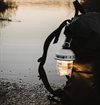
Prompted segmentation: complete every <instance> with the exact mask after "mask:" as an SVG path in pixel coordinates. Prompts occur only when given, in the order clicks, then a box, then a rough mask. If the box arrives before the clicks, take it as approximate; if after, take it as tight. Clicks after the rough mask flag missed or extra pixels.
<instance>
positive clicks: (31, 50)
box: [0, 5, 71, 84]
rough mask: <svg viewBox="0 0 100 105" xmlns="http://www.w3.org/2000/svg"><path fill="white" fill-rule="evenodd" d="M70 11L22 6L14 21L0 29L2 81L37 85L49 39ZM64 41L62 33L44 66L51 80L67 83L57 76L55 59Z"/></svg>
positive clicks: (51, 48)
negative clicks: (46, 42) (40, 61)
mask: <svg viewBox="0 0 100 105" xmlns="http://www.w3.org/2000/svg"><path fill="white" fill-rule="evenodd" d="M70 16H71V14H70V11H69V10H68V9H66V8H61V7H56V8H53V7H36V6H29V5H28V6H20V7H19V8H18V9H17V10H16V12H15V14H14V15H13V16H12V22H9V23H7V26H5V27H3V28H1V29H0V78H8V79H13V80H22V81H26V82H36V83H38V82H39V80H38V77H37V76H38V65H39V64H38V62H37V59H38V58H39V57H41V55H42V48H43V43H44V41H45V39H46V37H47V36H48V35H49V34H50V33H51V32H52V31H54V30H55V29H56V28H57V27H58V26H59V25H60V24H61V22H63V21H64V20H65V19H67V18H69V17H70ZM63 42H64V35H63V32H62V33H61V37H60V41H59V43H57V44H56V45H53V44H51V46H50V48H49V53H48V57H47V63H46V65H45V69H46V73H47V75H48V77H49V81H50V82H53V83H55V82H56V83H58V84H62V83H65V77H60V76H58V75H57V74H56V66H55V65H56V62H55V60H54V56H55V53H56V51H58V50H59V49H60V48H61V46H62V44H63Z"/></svg>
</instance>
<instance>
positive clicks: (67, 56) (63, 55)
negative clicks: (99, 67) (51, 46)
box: [55, 49, 75, 61]
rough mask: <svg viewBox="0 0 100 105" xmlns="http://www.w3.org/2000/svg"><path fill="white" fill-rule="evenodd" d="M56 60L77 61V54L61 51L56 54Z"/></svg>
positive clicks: (66, 50)
mask: <svg viewBox="0 0 100 105" xmlns="http://www.w3.org/2000/svg"><path fill="white" fill-rule="evenodd" d="M55 59H56V60H63V61H68V60H75V54H74V52H73V51H72V50H70V49H60V50H59V51H58V52H57V53H56V57H55Z"/></svg>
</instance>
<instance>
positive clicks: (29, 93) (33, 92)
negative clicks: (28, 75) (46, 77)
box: [0, 79, 61, 105]
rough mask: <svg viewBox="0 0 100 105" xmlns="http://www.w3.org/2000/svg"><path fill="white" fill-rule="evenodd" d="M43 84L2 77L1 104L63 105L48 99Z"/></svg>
mask: <svg viewBox="0 0 100 105" xmlns="http://www.w3.org/2000/svg"><path fill="white" fill-rule="evenodd" d="M48 95H50V94H49V93H48V91H47V90H46V89H45V88H44V85H43V84H34V83H33V84H30V83H24V82H15V81H9V80H7V79H0V105H61V103H55V102H51V101H50V100H48V98H47V96H48Z"/></svg>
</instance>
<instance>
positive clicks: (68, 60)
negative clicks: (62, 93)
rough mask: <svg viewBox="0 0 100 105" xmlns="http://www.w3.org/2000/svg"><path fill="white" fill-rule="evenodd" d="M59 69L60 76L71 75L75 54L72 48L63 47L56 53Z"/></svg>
mask: <svg viewBox="0 0 100 105" xmlns="http://www.w3.org/2000/svg"><path fill="white" fill-rule="evenodd" d="M55 59H56V61H57V71H58V73H59V74H60V76H63V75H67V76H71V73H72V68H73V61H74V60H75V54H74V52H73V51H72V50H70V49H61V50H59V51H58V52H57V53H56V57H55Z"/></svg>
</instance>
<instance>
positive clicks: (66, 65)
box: [57, 60, 73, 76]
mask: <svg viewBox="0 0 100 105" xmlns="http://www.w3.org/2000/svg"><path fill="white" fill-rule="evenodd" d="M72 67H73V61H61V60H57V70H58V73H59V74H60V76H63V75H69V76H71V73H72Z"/></svg>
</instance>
